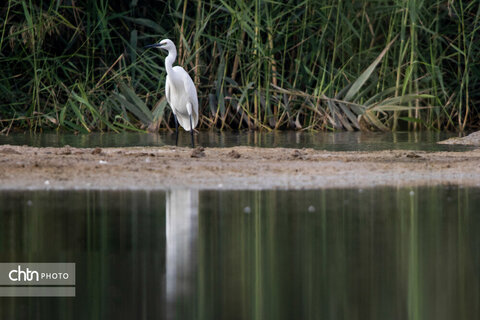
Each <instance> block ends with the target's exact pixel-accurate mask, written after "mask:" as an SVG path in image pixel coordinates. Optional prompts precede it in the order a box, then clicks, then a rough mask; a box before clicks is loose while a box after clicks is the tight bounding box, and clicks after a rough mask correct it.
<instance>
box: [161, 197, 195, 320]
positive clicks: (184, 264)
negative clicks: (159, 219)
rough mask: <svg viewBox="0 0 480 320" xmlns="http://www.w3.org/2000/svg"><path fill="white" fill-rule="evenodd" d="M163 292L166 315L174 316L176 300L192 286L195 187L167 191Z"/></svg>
mask: <svg viewBox="0 0 480 320" xmlns="http://www.w3.org/2000/svg"><path fill="white" fill-rule="evenodd" d="M166 209H167V213H166V217H167V223H166V229H167V230H166V237H167V253H166V266H167V267H166V269H167V270H166V294H167V304H168V308H167V312H168V318H174V317H176V315H175V310H178V308H177V307H178V306H177V303H176V302H177V301H182V300H184V299H180V298H181V297H185V296H188V295H189V294H190V293H191V292H192V291H193V290H194V289H195V288H193V284H195V279H194V278H193V277H194V275H195V265H196V247H195V245H196V241H197V234H198V191H197V190H171V191H168V192H167V206H166Z"/></svg>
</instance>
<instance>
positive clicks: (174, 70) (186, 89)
mask: <svg viewBox="0 0 480 320" xmlns="http://www.w3.org/2000/svg"><path fill="white" fill-rule="evenodd" d="M158 48H161V49H164V50H167V51H168V56H167V57H166V58H165V68H166V70H167V79H166V81H165V96H166V98H167V102H168V104H169V105H170V107H171V108H172V111H173V113H174V114H175V116H176V117H177V120H178V123H179V124H180V126H182V128H183V129H185V130H186V131H190V130H192V128H191V127H190V115H191V117H192V127H193V129H194V128H195V127H196V126H197V123H198V98H197V89H196V88H195V84H194V83H193V80H192V78H191V77H190V76H189V74H188V73H187V71H185V70H184V69H183V68H182V67H180V66H176V67H173V62H174V61H175V59H176V57H177V49H176V48H175V44H174V43H173V42H172V41H171V40H169V39H165V40H162V41H160V42H159V43H158Z"/></svg>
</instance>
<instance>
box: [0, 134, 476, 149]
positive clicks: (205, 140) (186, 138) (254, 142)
mask: <svg viewBox="0 0 480 320" xmlns="http://www.w3.org/2000/svg"><path fill="white" fill-rule="evenodd" d="M453 136H458V134H455V133H448V132H394V133H373V132H370V133H368V132H367V133H365V132H334V133H329V132H316V133H309V132H295V131H281V132H271V133H264V132H255V131H247V132H239V133H232V132H213V131H209V132H200V133H199V134H198V135H197V136H196V141H197V142H196V143H197V144H198V145H201V146H204V147H233V146H257V147H284V148H314V149H324V150H330V151H354V150H359V151H374V150H389V149H404V150H426V151H461V150H467V149H469V148H468V147H465V146H450V145H439V144H436V142H437V141H441V140H445V139H448V138H450V137H453ZM2 144H12V145H29V146H36V147H47V146H48V147H63V146H65V145H70V146H72V147H103V148H106V147H129V146H163V145H174V144H175V135H174V134H170V133H167V132H163V133H160V134H141V133H120V134H115V133H105V134H101V133H92V134H87V135H74V134H55V133H44V134H28V133H27V134H10V135H8V136H5V135H0V145H2ZM179 146H190V135H189V134H188V133H186V132H183V131H181V132H180V135H179Z"/></svg>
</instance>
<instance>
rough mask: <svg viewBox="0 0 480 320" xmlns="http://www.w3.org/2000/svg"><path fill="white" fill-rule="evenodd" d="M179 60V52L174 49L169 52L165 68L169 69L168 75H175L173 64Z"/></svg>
mask: <svg viewBox="0 0 480 320" xmlns="http://www.w3.org/2000/svg"><path fill="white" fill-rule="evenodd" d="M176 58H177V50H176V49H175V48H173V49H172V50H168V56H167V57H166V58H165V68H166V69H167V74H173V69H172V68H173V63H174V62H175V59H176Z"/></svg>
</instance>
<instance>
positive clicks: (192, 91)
mask: <svg viewBox="0 0 480 320" xmlns="http://www.w3.org/2000/svg"><path fill="white" fill-rule="evenodd" d="M182 78H183V86H184V87H185V92H186V93H187V94H188V98H189V102H190V103H191V104H192V106H193V113H194V114H197V115H198V98H197V88H195V84H194V83H193V80H192V78H190V76H189V75H188V73H187V72H186V71H185V70H183V75H182Z"/></svg>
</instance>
